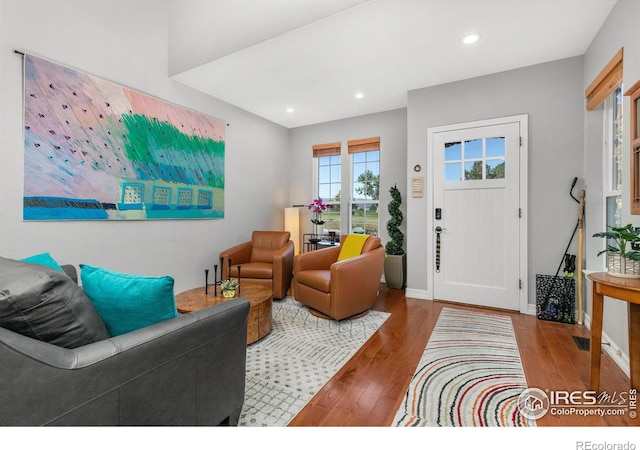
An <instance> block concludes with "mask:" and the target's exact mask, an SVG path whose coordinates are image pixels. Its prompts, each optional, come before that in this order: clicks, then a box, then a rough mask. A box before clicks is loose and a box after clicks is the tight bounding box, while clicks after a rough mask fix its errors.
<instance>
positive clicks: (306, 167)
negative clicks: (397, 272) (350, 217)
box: [289, 109, 407, 244]
mask: <svg viewBox="0 0 640 450" xmlns="http://www.w3.org/2000/svg"><path fill="white" fill-rule="evenodd" d="M375 136H380V209H379V211H380V212H379V214H380V215H379V217H380V223H379V227H380V228H379V235H380V237H381V239H382V242H383V244H386V243H387V241H388V240H389V239H388V233H387V229H386V224H387V221H388V220H389V212H388V210H387V205H388V203H389V202H390V201H391V195H390V194H389V188H391V186H393V185H394V184H397V186H398V189H399V190H400V193H401V195H402V197H403V204H402V205H401V208H400V209H401V210H402V211H403V213H404V214H405V221H404V223H403V225H402V226H401V230H402V231H406V223H407V219H406V196H407V192H406V189H405V186H406V181H407V177H406V172H405V167H406V165H407V151H406V150H407V110H406V109H397V110H393V111H386V112H383V113H378V114H369V115H366V116H360V117H355V118H351V119H344V120H336V121H332V122H326V123H321V124H317V125H309V126H305V127H299V128H293V129H291V144H290V145H291V167H292V168H294V169H293V170H291V171H290V173H289V197H290V199H291V204H292V205H307V204H309V203H310V202H311V200H312V199H313V158H312V147H313V145H316V144H328V143H332V142H341V143H342V182H343V186H345V185H346V183H347V180H348V176H349V157H348V155H347V141H350V140H354V139H364V138H369V137H375ZM343 192H345V191H344V188H343ZM342 198H343V200H344V201H345V203H343V205H342V207H343V209H344V208H347V203H346V201H347V196H346V195H342ZM304 212H308V211H306V208H303V213H304ZM303 217H305V218H309V219H310V218H311V216H310V215H309V214H306V215H304V214H303ZM301 228H303V230H302V231H303V233H311V230H312V225H311V222H310V221H308V220H303V221H302V223H301ZM342 228H343V230H346V229H347V224H346V223H343V227H342Z"/></svg>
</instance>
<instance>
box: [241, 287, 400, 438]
mask: <svg viewBox="0 0 640 450" xmlns="http://www.w3.org/2000/svg"><path fill="white" fill-rule="evenodd" d="M272 313H273V329H272V331H271V333H270V334H269V335H268V336H266V337H265V338H263V339H262V340H260V341H258V342H256V343H254V344H252V345H249V346H248V347H247V370H246V388H245V402H244V407H243V409H242V413H241V415H240V422H239V425H240V426H246V427H248V426H255V427H266V426H269V427H271V426H285V425H287V424H288V423H289V422H290V421H291V420H292V419H293V418H294V417H295V416H296V415H297V414H298V412H300V410H301V409H302V408H304V406H305V405H306V404H307V403H308V402H309V400H311V399H312V398H313V396H314V395H315V394H316V393H317V392H318V391H319V390H320V389H321V388H322V386H324V385H325V384H326V383H327V381H329V380H330V379H331V377H332V376H333V375H335V374H336V373H337V372H338V370H340V368H341V367H342V366H343V365H344V364H345V363H346V362H347V361H348V360H349V359H350V358H351V357H352V356H353V355H354V354H355V353H356V352H357V351H358V349H359V348H360V347H362V345H363V344H364V343H365V342H366V341H367V340H368V339H369V338H370V337H371V336H372V335H373V333H375V332H376V330H377V329H378V328H380V326H381V325H382V324H383V323H384V321H385V320H386V319H387V318H388V317H389V313H384V312H380V311H373V310H371V311H369V313H368V314H367V315H366V316H364V317H361V318H359V319H353V320H342V321H334V320H326V319H320V318H318V317H315V316H313V315H311V314H310V313H309V309H308V308H307V307H306V306H304V305H302V304H301V303H299V302H297V301H295V300H294V299H293V298H291V297H286V298H284V299H283V300H276V301H274V302H273V311H272Z"/></svg>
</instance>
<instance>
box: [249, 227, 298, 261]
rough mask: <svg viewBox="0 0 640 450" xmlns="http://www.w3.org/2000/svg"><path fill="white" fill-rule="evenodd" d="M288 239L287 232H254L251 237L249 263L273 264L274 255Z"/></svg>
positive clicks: (288, 233) (289, 236) (289, 235)
mask: <svg viewBox="0 0 640 450" xmlns="http://www.w3.org/2000/svg"><path fill="white" fill-rule="evenodd" d="M290 238H291V233H290V232H288V231H254V232H253V234H252V235H251V262H265V263H273V258H274V256H275V254H276V253H277V252H278V250H280V249H281V248H282V247H284V245H285V244H286V243H287V242H289V239H290Z"/></svg>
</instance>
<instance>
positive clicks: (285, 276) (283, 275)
mask: <svg viewBox="0 0 640 450" xmlns="http://www.w3.org/2000/svg"><path fill="white" fill-rule="evenodd" d="M290 238H291V233H289V232H288V231H254V232H253V233H252V235H251V240H250V241H249V242H244V243H242V244H239V245H236V246H235V247H231V248H229V249H227V250H225V251H223V252H221V253H220V259H221V261H222V273H221V277H222V278H223V279H225V278H227V277H228V276H229V274H231V277H233V278H237V277H238V266H240V276H241V281H242V280H250V281H254V282H256V283H260V284H264V285H266V286H269V287H270V288H271V289H272V291H273V298H277V299H280V298H284V297H286V296H287V292H288V291H289V288H290V287H291V278H292V276H293V253H294V247H293V241H292V240H290ZM229 259H231V271H229ZM240 295H241V296H242V285H241V286H240Z"/></svg>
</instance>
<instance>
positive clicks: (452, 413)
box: [393, 307, 535, 427]
mask: <svg viewBox="0 0 640 450" xmlns="http://www.w3.org/2000/svg"><path fill="white" fill-rule="evenodd" d="M525 389H527V382H526V379H525V375H524V370H523V368H522V363H521V361H520V354H519V352H518V344H517V342H516V338H515V334H514V331H513V326H512V324H511V318H510V317H509V316H504V315H499V314H493V313H478V312H473V311H466V310H459V309H454V308H446V307H445V308H443V309H442V311H441V312H440V316H439V317H438V322H437V323H436V326H435V328H434V330H433V333H432V335H431V338H430V339H429V342H428V344H427V348H426V349H425V351H424V354H423V355H422V358H421V360H420V363H419V364H418V367H417V369H416V372H415V375H414V376H413V378H412V379H411V383H410V384H409V389H408V390H407V393H406V395H405V398H404V401H403V403H402V405H401V407H400V409H399V410H398V412H397V413H396V416H395V419H394V421H393V425H394V426H403V427H404V426H406V427H410V426H475V427H483V426H535V421H533V420H529V419H527V418H525V417H524V416H522V415H521V414H520V412H519V410H518V397H519V395H520V394H521V393H522V391H524V390H525Z"/></svg>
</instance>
